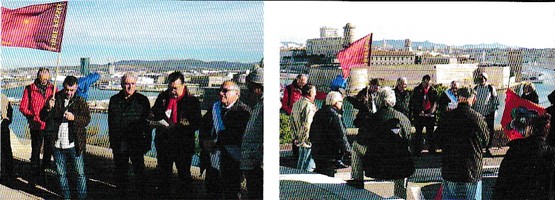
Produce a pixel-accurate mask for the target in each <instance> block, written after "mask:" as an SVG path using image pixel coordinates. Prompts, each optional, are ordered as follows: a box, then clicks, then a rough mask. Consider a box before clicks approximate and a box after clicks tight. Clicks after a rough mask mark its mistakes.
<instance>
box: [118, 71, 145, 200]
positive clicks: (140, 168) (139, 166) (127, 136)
mask: <svg viewBox="0 0 555 200" xmlns="http://www.w3.org/2000/svg"><path fill="white" fill-rule="evenodd" d="M136 83H137V76H136V75H135V74H134V73H132V72H128V73H125V74H124V75H123V76H122V77H121V88H122V90H121V91H120V92H119V93H117V94H116V95H114V96H112V97H111V98H110V104H109V106H108V134H109V136H110V148H111V149H112V153H113V154H114V165H115V167H116V176H115V179H116V183H117V184H116V186H117V187H118V189H119V190H120V191H119V192H120V195H121V197H125V196H126V189H127V179H128V177H127V171H128V170H129V160H130V159H131V162H132V163H133V172H134V173H135V176H136V177H137V180H138V182H137V186H139V187H140V186H141V185H142V183H143V181H144V180H143V178H144V177H143V172H144V168H145V163H144V154H145V153H146V152H147V151H148V150H150V144H151V142H152V134H151V133H152V131H151V129H150V127H149V126H148V123H147V121H146V118H147V117H148V115H149V113H150V102H149V101H148V98H147V97H146V96H144V95H142V94H140V93H139V92H137V91H136V86H135V84H136ZM138 191H139V192H140V191H141V188H138Z"/></svg>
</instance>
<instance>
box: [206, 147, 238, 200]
mask: <svg viewBox="0 0 555 200" xmlns="http://www.w3.org/2000/svg"><path fill="white" fill-rule="evenodd" d="M240 165H241V162H240V161H237V160H234V159H233V157H231V155H229V154H228V153H227V152H226V151H225V150H224V151H222V153H221V157H220V170H218V169H216V168H213V167H209V168H208V169H207V170H206V179H205V188H206V192H207V193H208V194H209V196H210V198H212V199H222V198H223V199H241V181H242V178H243V174H242V171H241V168H240Z"/></svg>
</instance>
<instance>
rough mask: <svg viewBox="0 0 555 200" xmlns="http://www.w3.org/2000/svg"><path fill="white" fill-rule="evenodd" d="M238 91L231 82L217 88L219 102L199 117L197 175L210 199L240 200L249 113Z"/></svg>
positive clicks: (235, 85)
mask: <svg viewBox="0 0 555 200" xmlns="http://www.w3.org/2000/svg"><path fill="white" fill-rule="evenodd" d="M240 95H241V89H240V88H239V86H238V85H237V83H235V82H233V81H225V82H224V83H223V84H222V85H221V86H220V99H219V100H218V101H216V102H215V103H214V104H212V106H211V107H210V108H209V109H208V111H207V112H206V114H205V115H204V117H203V125H202V127H201V129H200V134H199V142H200V144H201V147H202V151H201V164H200V165H201V171H202V170H203V169H206V178H205V188H206V192H207V193H208V194H210V195H211V197H210V198H211V199H240V198H241V181H242V173H241V168H240V167H241V142H242V139H243V135H244V133H245V130H246V128H247V124H248V122H249V118H250V113H251V109H250V108H249V107H248V106H247V105H246V104H245V103H243V102H242V101H241V100H239V97H240Z"/></svg>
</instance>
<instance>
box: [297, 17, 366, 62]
mask: <svg viewBox="0 0 555 200" xmlns="http://www.w3.org/2000/svg"><path fill="white" fill-rule="evenodd" d="M322 28H325V29H326V30H328V29H330V28H328V27H322ZM322 28H321V29H320V31H321V32H320V33H321V34H320V36H330V37H320V38H314V39H308V40H307V41H306V54H307V55H308V56H312V55H316V56H323V57H325V58H328V59H330V60H333V59H335V58H336V56H337V53H339V51H341V50H343V49H344V48H345V47H348V46H349V45H350V44H351V43H352V42H353V36H354V32H353V29H354V28H355V27H354V26H352V25H351V23H347V24H346V25H345V27H343V37H339V36H336V37H331V36H333V34H329V35H328V34H327V33H326V34H325V35H322Z"/></svg>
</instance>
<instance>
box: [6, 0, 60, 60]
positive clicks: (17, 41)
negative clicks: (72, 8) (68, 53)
mask: <svg viewBox="0 0 555 200" xmlns="http://www.w3.org/2000/svg"><path fill="white" fill-rule="evenodd" d="M66 10H67V1H62V2H55V3H47V4H37V5H30V6H26V7H22V8H17V9H13V10H12V9H8V8H4V7H2V46H9V47H25V48H32V49H40V50H47V51H54V52H60V51H61V50H62V38H63V32H64V24H65V23H64V22H65V19H66Z"/></svg>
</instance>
